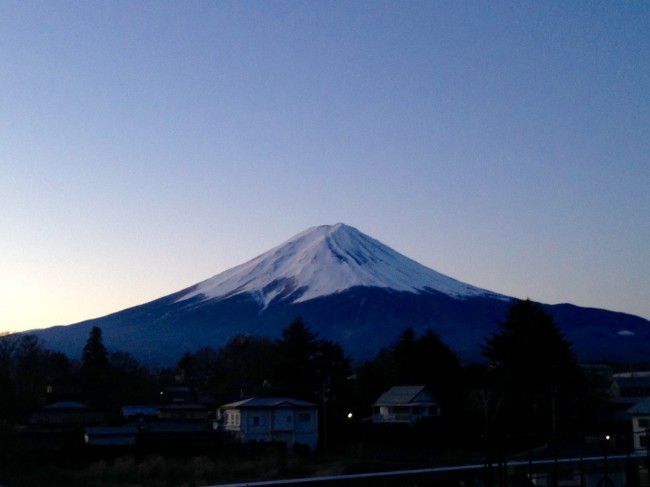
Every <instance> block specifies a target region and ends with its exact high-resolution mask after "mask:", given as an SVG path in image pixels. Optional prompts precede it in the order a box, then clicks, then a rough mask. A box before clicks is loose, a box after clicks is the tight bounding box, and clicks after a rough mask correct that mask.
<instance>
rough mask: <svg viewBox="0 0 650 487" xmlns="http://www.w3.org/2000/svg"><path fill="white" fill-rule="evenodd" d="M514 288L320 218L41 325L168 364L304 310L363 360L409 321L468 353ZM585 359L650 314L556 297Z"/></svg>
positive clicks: (616, 344)
mask: <svg viewBox="0 0 650 487" xmlns="http://www.w3.org/2000/svg"><path fill="white" fill-rule="evenodd" d="M514 299H515V298H511V297H508V296H504V295H502V294H498V293H494V292H492V291H488V290H485V289H481V288H478V287H475V286H472V285H470V284H466V283H463V282H461V281H458V280H456V279H454V278H452V277H449V276H446V275H444V274H441V273H439V272H437V271H435V270H433V269H429V268H428V267H425V266H423V265H421V264H419V263H417V262H416V261H414V260H412V259H410V258H408V257H406V256H403V255H402V254H400V253H398V252H397V251H395V250H393V249H391V248H390V247H388V246H386V245H384V244H383V243H381V242H379V241H378V240H375V239H374V238H372V237H370V236H368V235H365V234H363V233H362V232H360V231H359V230H357V229H355V228H354V227H350V226H348V225H344V224H335V225H321V226H317V227H311V228H309V229H307V230H305V231H303V232H300V233H299V234H297V235H295V236H293V237H291V238H290V239H289V240H287V241H285V242H284V243H282V244H280V245H278V246H276V247H273V248H272V249H270V250H269V251H267V252H264V253H262V254H260V255H258V256H257V257H255V258H253V259H251V260H249V261H247V262H245V263H243V264H240V265H239V266H235V267H233V268H231V269H228V270H226V271H224V272H222V273H219V274H217V275H215V276H213V277H210V278H208V279H206V280H204V281H201V282H199V283H197V284H195V285H192V286H189V287H187V288H185V289H182V290H180V291H177V292H175V293H172V294H169V295H167V296H163V297H160V298H158V299H155V300H153V301H150V302H147V303H144V304H141V305H138V306H133V307H130V308H127V309H124V310H121V311H117V312H115V313H111V314H109V315H106V316H103V317H99V318H94V319H91V320H86V321H83V322H80V323H76V324H72V325H67V326H58V327H52V328H46V329H41V330H34V331H32V332H31V333H34V334H36V335H37V336H39V337H40V338H41V339H43V341H44V342H45V344H46V345H47V346H49V347H50V348H53V349H55V350H59V351H62V352H65V353H68V354H69V355H72V356H79V354H80V352H81V349H82V348H83V344H84V343H85V340H86V338H87V336H88V333H89V332H90V328H91V327H92V326H100V327H101V328H102V330H103V331H104V337H105V342H106V345H107V346H108V347H109V348H113V349H119V350H123V351H126V352H129V353H132V354H133V355H135V356H136V357H138V358H140V359H142V360H144V361H145V362H148V363H151V364H160V365H169V364H170V363H172V362H173V361H174V360H177V359H178V358H179V357H180V355H181V354H182V353H183V352H185V351H190V350H196V349H198V348H201V347H204V346H212V347H218V346H221V345H223V344H224V343H225V342H226V341H227V340H228V339H229V338H231V337H232V336H234V335H237V334H241V333H247V334H251V335H264V336H268V337H271V338H273V337H278V336H279V335H280V334H281V331H282V329H283V328H284V327H285V326H286V325H287V324H288V323H289V322H290V321H291V320H293V319H294V318H296V317H298V316H301V317H303V318H304V319H305V321H306V322H307V323H308V324H309V326H310V327H312V328H313V329H314V331H316V332H317V333H319V334H320V335H321V336H323V337H324V338H328V339H332V340H336V341H339V342H340V343H341V344H342V345H343V346H344V348H345V349H346V350H347V352H348V353H350V354H351V355H352V356H353V357H355V358H357V359H364V358H368V357H370V356H372V355H373V354H374V353H376V352H377V351H378V350H379V349H380V348H382V347H385V346H388V345H390V344H391V343H392V342H393V341H394V340H395V339H396V338H397V336H398V335H399V333H400V332H401V331H402V330H403V329H404V328H406V327H407V326H408V327H411V328H413V329H414V330H415V331H416V332H422V331H424V330H426V329H431V330H433V331H434V332H436V333H438V334H439V335H440V337H441V338H442V339H443V340H444V341H445V342H446V343H447V344H448V345H449V346H451V348H452V349H454V350H455V351H456V352H457V353H459V354H460V355H461V357H462V358H463V359H465V360H469V361H473V360H480V358H481V352H480V345H481V343H482V342H483V340H484V339H485V338H486V337H487V336H488V335H489V334H490V333H492V332H493V331H494V330H495V329H496V327H497V324H498V323H499V322H500V321H502V320H503V319H504V318H505V315H506V313H507V310H508V307H509V306H510V304H511V303H512V301H513V300H514ZM543 306H544V308H545V309H546V310H547V311H548V312H549V313H550V314H551V315H552V316H553V317H554V319H555V320H556V322H557V324H558V326H559V327H560V329H561V330H562V332H563V333H564V334H565V336H566V337H567V339H569V340H570V341H571V342H572V343H573V344H574V348H575V350H576V353H577V355H578V357H579V358H580V359H581V360H588V361H601V360H605V361H628V360H637V359H638V360H641V359H645V357H647V356H648V355H649V354H650V322H649V321H648V320H646V319H644V318H641V317H638V316H634V315H631V314H626V313H621V312H612V311H607V310H602V309H598V308H582V307H579V306H575V305H572V304H569V303H567V304H559V305H548V304H543Z"/></svg>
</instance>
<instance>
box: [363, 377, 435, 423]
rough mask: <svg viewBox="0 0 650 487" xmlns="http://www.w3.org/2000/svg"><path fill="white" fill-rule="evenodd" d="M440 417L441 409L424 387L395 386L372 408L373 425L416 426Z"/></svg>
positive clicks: (380, 397)
mask: <svg viewBox="0 0 650 487" xmlns="http://www.w3.org/2000/svg"><path fill="white" fill-rule="evenodd" d="M436 416H440V407H439V406H438V403H437V402H436V401H435V400H434V399H433V396H432V395H431V394H430V393H429V391H428V390H427V388H426V387H424V386H395V387H391V388H390V389H388V390H387V391H386V392H384V393H383V394H382V395H381V396H379V399H377V401H376V402H375V404H373V406H372V422H373V423H402V424H414V423H417V422H418V421H420V420H422V419H425V418H433V417H436Z"/></svg>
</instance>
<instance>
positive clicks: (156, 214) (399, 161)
mask: <svg viewBox="0 0 650 487" xmlns="http://www.w3.org/2000/svg"><path fill="white" fill-rule="evenodd" d="M0 66H1V69H0V330H20V329H27V328H33V327H42V326H48V325H53V324H68V323H72V322H75V321H79V320H82V319H86V318H91V317H96V316H100V315H103V314H106V313H109V312H112V311H117V310H119V309H122V308H124V307H127V306H132V305H136V304H140V303H143V302H145V301H148V300H151V299H153V298H156V297H159V296H161V295H164V294H168V293H170V292H172V291H176V290H179V289H181V288H183V287H185V286H187V285H190V284H193V283H195V282H197V281H199V280H202V279H205V278H207V277H209V276H211V275H213V274H216V273H218V272H220V271H222V270H225V269H227V268H229V267H231V266H233V265H235V264H239V263H241V262H243V261H244V260H248V259H249V258H251V257H254V256H255V255H257V254H259V253H261V252H262V251H265V250H267V249H268V248H269V247H271V246H273V245H276V244H278V243H280V242H282V241H284V240H286V239H287V238H289V237H290V236H291V235H293V234H294V233H297V232H299V231H301V230H303V229H304V228H306V227H309V226H314V225H319V224H324V223H335V222H339V221H342V222H345V223H348V224H350V225H353V226H356V227H357V228H359V229H360V230H362V231H364V232H366V233H368V234H370V235H371V236H373V237H375V238H378V239H379V240H381V241H383V242H384V243H386V244H388V245H390V246H392V247H393V248H395V249H396V250H398V251H400V252H402V253H404V254H406V255H408V256H410V257H412V258H414V259H416V260H418V261H419V262H421V263H423V264H425V265H428V266H430V267H432V268H434V269H436V270H438V271H440V272H443V273H446V274H449V275H451V276H453V277H456V278H458V279H461V280H464V281H466V282H469V283H471V284H474V285H478V286H481V287H484V288H488V289H491V290H494V291H498V292H501V293H505V294H509V295H514V296H518V297H531V298H533V299H537V300H540V301H543V302H549V303H557V302H573V303H575V304H579V305H587V306H597V307H604V308H609V309H614V310H621V311H627V312H632V313H637V314H640V315H642V316H645V317H646V318H650V299H649V298H650V216H649V215H650V196H649V194H650V191H649V190H650V3H648V2H636V1H629V2H577V1H576V2H565V1H560V2H551V1H544V2H520V1H517V2H460V1H456V0H454V1H451V2H441V1H435V2H423V3H420V2H402V1H399V2H392V3H384V2H377V1H373V2H368V3H364V2H360V1H350V2H334V1H327V2H325V1H323V2H304V3H303V2H270V1H264V2H233V3H230V2H198V3H193V2H187V1H184V2H151V3H147V2H140V1H138V2H117V1H116V2H90V1H88V2H86V1H84V2H78V3H68V2H55V1H49V0H48V1H44V2H24V1H18V2H11V1H3V2H2V3H1V4H0Z"/></svg>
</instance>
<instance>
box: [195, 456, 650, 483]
mask: <svg viewBox="0 0 650 487" xmlns="http://www.w3.org/2000/svg"><path fill="white" fill-rule="evenodd" d="M644 458H647V456H646V454H645V453H643V452H636V451H635V452H631V453H628V454H625V455H600V456H589V457H566V458H548V459H542V460H510V461H507V462H503V463H493V464H491V465H486V464H484V463H475V464H468V465H452V466H446V467H431V468H416V469H409V470H389V471H382V472H367V473H358V474H341V475H328V476H322V477H303V478H295V479H281V480H262V481H255V482H237V483H229V484H212V485H209V486H205V487H270V486H278V485H286V486H291V485H303V484H317V483H336V482H338V481H344V480H357V479H358V480H362V479H373V478H376V479H380V478H390V477H408V476H416V475H436V474H445V473H452V472H462V471H468V472H469V471H477V470H481V469H486V468H487V467H492V468H502V467H506V468H516V467H527V468H530V467H532V466H540V465H557V464H571V463H576V464H584V463H593V462H607V461H613V460H630V459H644Z"/></svg>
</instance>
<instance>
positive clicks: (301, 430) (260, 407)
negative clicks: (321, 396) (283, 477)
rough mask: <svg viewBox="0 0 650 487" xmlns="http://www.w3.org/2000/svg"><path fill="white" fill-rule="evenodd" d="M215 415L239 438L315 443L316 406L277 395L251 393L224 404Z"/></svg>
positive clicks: (316, 427)
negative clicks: (251, 395) (248, 396)
mask: <svg viewBox="0 0 650 487" xmlns="http://www.w3.org/2000/svg"><path fill="white" fill-rule="evenodd" d="M218 419H219V420H220V421H221V424H222V427H223V429H224V430H226V431H230V432H231V433H233V434H234V435H235V436H236V438H237V439H238V440H239V441H242V442H249V441H260V442H274V441H277V442H282V443H285V444H286V445H287V446H288V447H289V448H291V447H293V446H294V445H296V444H300V445H306V446H308V447H309V448H311V449H315V448H316V446H317V444H318V406H316V405H315V404H312V403H310V402H306V401H301V400H298V399H291V398H280V397H252V398H250V399H244V400H242V401H237V402H233V403H230V404H224V405H223V406H221V407H220V408H219V413H218Z"/></svg>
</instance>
